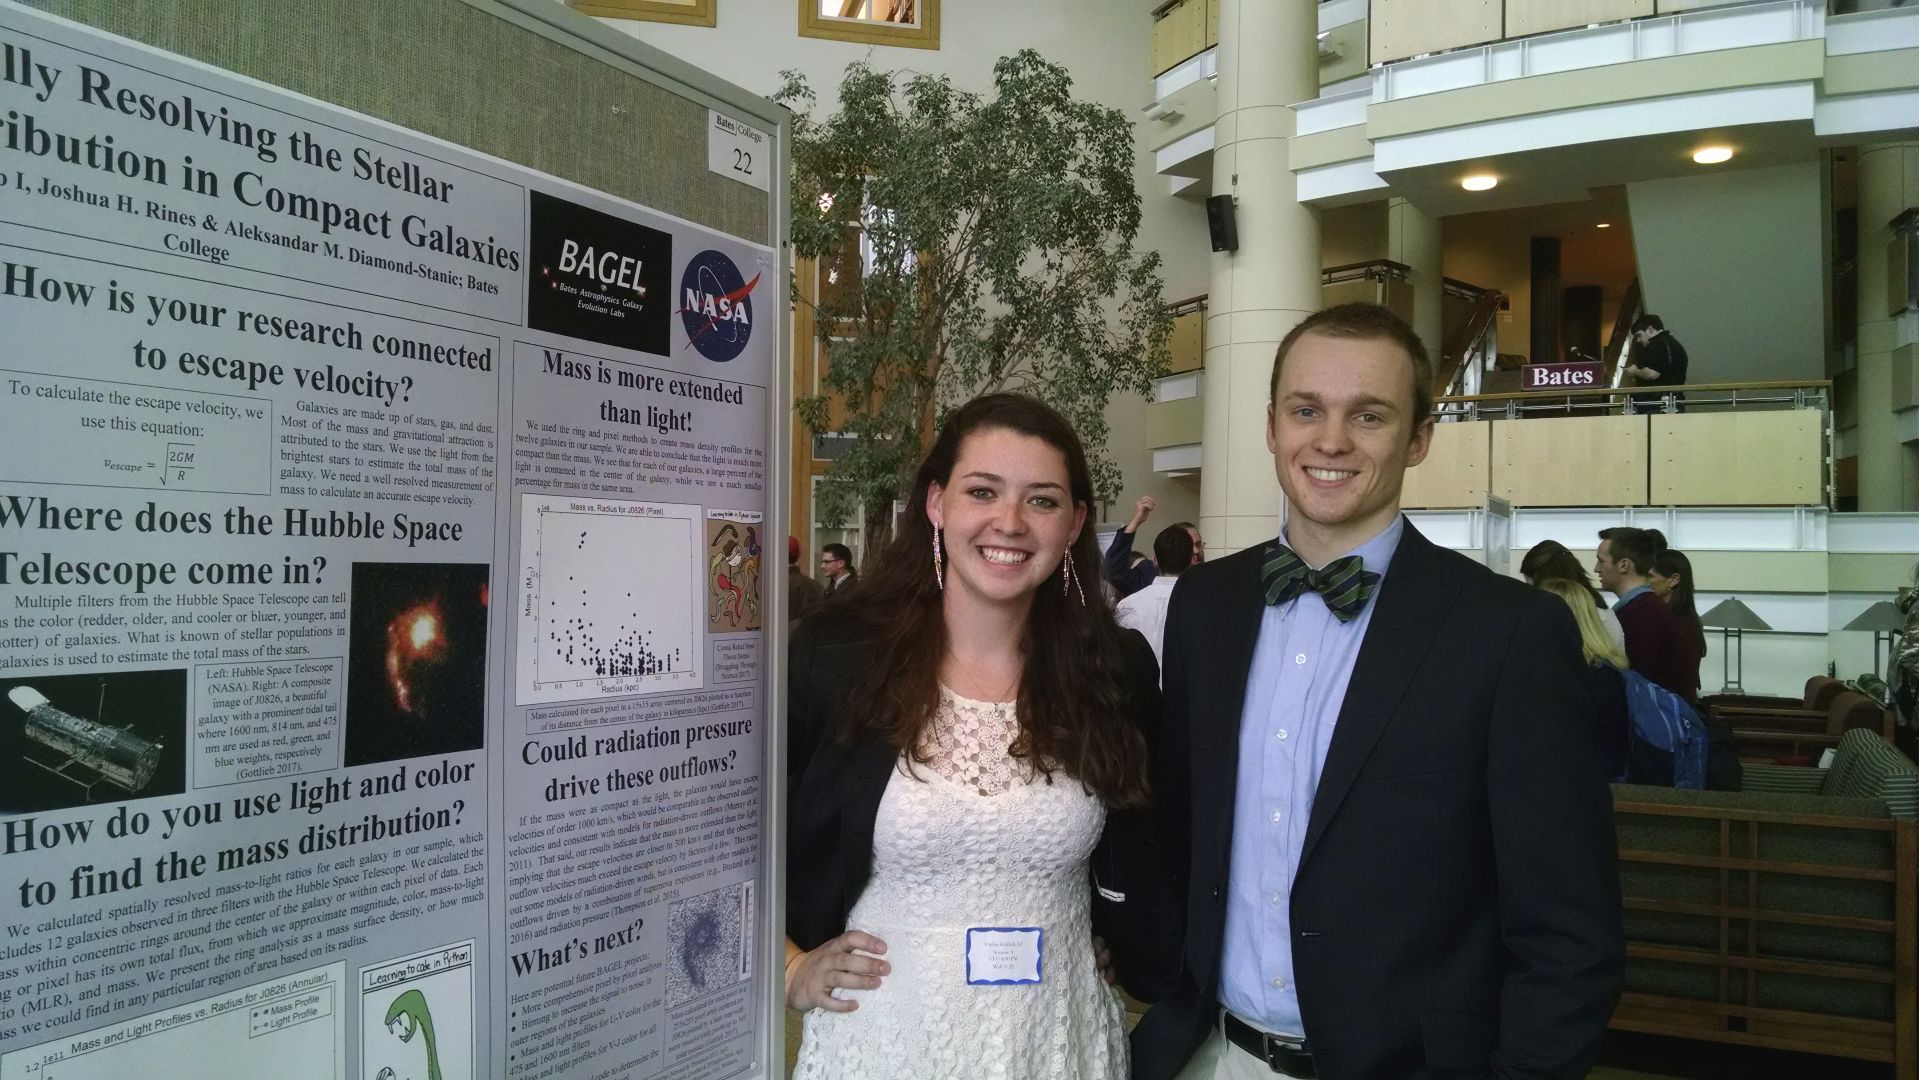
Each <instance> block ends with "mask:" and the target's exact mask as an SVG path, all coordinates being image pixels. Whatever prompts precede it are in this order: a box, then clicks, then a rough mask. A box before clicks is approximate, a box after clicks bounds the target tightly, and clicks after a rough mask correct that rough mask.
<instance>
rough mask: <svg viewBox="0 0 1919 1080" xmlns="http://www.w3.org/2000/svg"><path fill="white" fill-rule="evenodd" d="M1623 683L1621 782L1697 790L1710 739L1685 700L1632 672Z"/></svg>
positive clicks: (1702, 779) (1703, 780) (1702, 781)
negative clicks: (1625, 728) (1624, 719)
mask: <svg viewBox="0 0 1919 1080" xmlns="http://www.w3.org/2000/svg"><path fill="white" fill-rule="evenodd" d="M1621 675H1622V676H1623V678H1624V679H1625V683H1626V716H1627V718H1628V720H1630V721H1631V730H1630V731H1629V732H1628V733H1627V736H1626V782H1627V783H1629V784H1657V785H1660V786H1670V787H1676V788H1689V789H1691V790H1693V791H1699V790H1702V789H1704V788H1705V786H1706V752H1707V750H1708V748H1709V745H1710V742H1711V739H1710V736H1708V735H1707V733H1706V725H1705V724H1703V723H1701V722H1700V720H1699V714H1698V713H1696V712H1694V711H1693V707H1692V706H1691V705H1689V704H1687V702H1686V699H1685V698H1682V697H1680V696H1679V695H1678V694H1675V693H1673V692H1672V691H1671V690H1668V689H1666V688H1665V687H1663V686H1661V685H1659V684H1658V683H1656V682H1653V681H1652V680H1651V679H1648V678H1646V677H1645V676H1644V675H1641V674H1640V673H1639V672H1637V671H1626V672H1621Z"/></svg>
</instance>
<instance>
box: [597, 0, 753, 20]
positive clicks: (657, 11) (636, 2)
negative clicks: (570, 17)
mask: <svg viewBox="0 0 1919 1080" xmlns="http://www.w3.org/2000/svg"><path fill="white" fill-rule="evenodd" d="M568 2H569V3H571V4H572V5H573V9H574V10H575V11H578V12H579V13H580V14H582V15H597V16H599V17H600V18H603V19H638V20H640V21H642V22H663V23H684V24H686V25H688V26H713V25H715V23H716V21H717V20H718V18H719V15H718V12H717V9H718V7H719V0H568Z"/></svg>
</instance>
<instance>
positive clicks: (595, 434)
mask: <svg viewBox="0 0 1919 1080" xmlns="http://www.w3.org/2000/svg"><path fill="white" fill-rule="evenodd" d="M0 58H3V60H4V63H3V65H0V326H4V333H3V334H0V446H3V447H4V452H0V870H4V873H3V874H0V882H3V883H4V887H3V888H0V1080H15V1078H19V1080H49V1078H50V1077H58V1078H59V1080H72V1078H83V1080H84V1078H90V1077H99V1078H103V1080H104V1078H108V1077H113V1078H124V1077H128V1076H136V1075H137V1076H155V1077H160V1076H166V1077H171V1076H182V1077H184V1076H189V1075H190V1076H193V1077H196V1078H198V1077H233V1078H235V1080H239V1078H242V1077H245V1078H255V1077H258V1076H262V1075H266V1073H265V1072H262V1071H261V1070H262V1069H266V1068H268V1066H267V1065H265V1064H264V1063H266V1062H271V1063H273V1064H272V1065H271V1072H272V1075H274V1076H276V1077H278V1076H285V1077H290V1078H296V1080H307V1078H311V1080H387V1078H398V1077H407V1076H412V1077H419V1078H424V1077H427V1076H438V1077H443V1078H444V1080H455V1078H456V1077H462V1078H463V1077H502V1076H504V1077H514V1078H527V1080H537V1078H543V1077H546V1078H558V1077H586V1076H598V1077H632V1078H647V1077H672V1078H676V1080H700V1078H707V1077H715V1078H717V1077H730V1076H743V1075H750V1074H752V1073H754V1072H755V1071H757V1070H759V1069H763V1068H764V1067H765V1066H766V1063H765V1062H764V1061H760V1060H759V1054H758V1048H759V1045H760V1041H759V1040H760V1033H759V1032H758V1031H757V1025H758V1023H759V1008H758V1004H757V1002H758V998H757V996H756V995H757V994H758V992H759V991H758V988H757V987H756V985H755V982H754V974H755V970H754V969H755V964H754V962H753V950H754V949H755V948H756V947H758V946H759V945H760V944H762V943H763V942H762V940H761V938H760V935H763V934H764V933H766V930H765V929H764V927H765V926H766V920H765V917H764V912H763V910H762V909H761V907H760V906H759V905H758V904H757V903H756V899H757V898H756V896H755V892H756V889H757V883H758V881H759V880H760V875H761V867H760V863H759V860H760V836H761V821H762V820H763V815H764V813H765V803H764V799H763V797H762V793H761V777H762V770H763V767H764V763H765V758H766V755H765V723H764V720H765V716H766V708H767V701H768V694H767V680H766V676H765V666H764V663H763V660H764V650H765V646H766V640H767V639H766V630H765V622H766V620H765V616H764V603H765V598H766V595H767V594H766V591H765V588H764V578H765V572H764V566H763V563H764V559H765V552H766V548H767V547H768V539H769V538H768V537H767V536H766V522H767V521H768V515H769V513H770V511H771V507H770V506H769V505H768V500H767V478H768V475H769V468H770V467H771V463H770V460H769V456H770V453H771V450H772V447H771V445H770V441H771V440H770V436H769V415H770V402H769V399H768V389H769V386H770V385H771V383H772V370H773V368H772V358H773V356H774V355H775V348H776V338H777V333H776V328H775V326H774V320H773V317H772V312H774V311H775V310H777V308H776V305H777V304H778V303H779V298H778V297H776V296H774V295H773V294H774V292H775V289H776V287H777V283H778V275H777V274H776V273H775V272H774V268H773V264H772V258H773V253H772V252H771V251H770V250H768V249H767V248H765V247H762V246H757V245H753V244H749V243H745V242H742V241H740V240H738V239H736V238H733V237H729V236H726V235H723V234H720V233H716V232H713V231H710V230H707V229H704V228H701V227H697V226H694V225H691V224H688V223H686V222H684V221H680V220H677V219H674V218H670V217H667V216H665V215H661V214H658V213H654V212H652V211H649V210H646V209H645V208H642V207H639V206H635V205H632V204H630V203H624V202H621V201H619V200H615V199H612V198H609V197H606V196H602V195H598V194H595V193H592V192H589V191H585V190H582V189H580V188H577V187H574V186H572V185H569V184H567V183H565V182H562V181H559V180H556V179H554V178H552V177H548V176H544V175H541V174H537V173H533V172H531V171H529V170H526V169H523V168H519V167H517V166H514V165H510V164H507V163H504V162H501V161H498V160H494V159H491V158H487V157H484V156H482V155H479V154H475V153H472V152H469V151H466V150H462V149H460V148H458V147H453V146H449V145H447V144H445V143H442V142H439V141H437V140H434V139H430V138H427V137H424V136H420V135H417V134H413V133H409V132H406V131H402V130H399V129H397V128H394V127H392V126H390V125H387V124H384V123H381V122H378V121H374V120H371V119H368V118H365V117H361V116H358V115H354V114H350V113H347V112H344V111H342V110H339V109H336V108H333V107H331V106H328V105H325V104H321V103H317V102H313V101H311V100H308V99H305V98H301V97H298V96H296V95H292V94H289V93H286V92H283V91H280V90H277V89H274V88H271V87H267V86H264V85H262V84H260V83H257V82H254V81H251V80H248V79H245V78H241V77H239V76H235V75H232V74H229V73H225V72H221V71H217V70H214V69H211V68H208V67H206V66H204V65H201V64H197V63H194V62H191V61H186V60H183V59H181V58H178V57H174V56H170V55H167V54H163V53H160V52H157V51H155V50H152V49H149V48H146V47H144V46H140V45H137V44H133V43H129V42H126V41H124V40H122V39H118V38H113V37H110V36H108V35H104V34H100V33H97V32H93V31H90V30H86V29H84V28H80V27H77V26H75V25H74V24H70V23H66V22H63V21H60V20H57V19H53V18H50V17H47V16H43V15H40V14H37V13H34V12H30V11H27V10H25V9H22V8H19V7H17V6H13V5H5V4H0ZM694 152H695V153H697V148H695V149H694ZM766 164H767V163H766V162H764V160H757V161H756V162H755V167H756V168H761V169H763V168H764V166H765V165H766ZM759 186H761V187H762V188H765V187H766V186H767V184H766V180H765V177H764V173H763V172H762V173H761V174H760V180H759ZM762 316H765V317H766V325H764V326H761V325H759V324H758V321H757V320H758V319H759V318H760V317H762Z"/></svg>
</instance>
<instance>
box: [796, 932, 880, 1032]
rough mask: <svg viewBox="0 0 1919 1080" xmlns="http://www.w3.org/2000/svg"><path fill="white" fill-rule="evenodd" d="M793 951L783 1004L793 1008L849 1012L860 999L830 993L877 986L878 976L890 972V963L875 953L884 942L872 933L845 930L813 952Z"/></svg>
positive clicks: (878, 983) (801, 1010)
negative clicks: (835, 995)
mask: <svg viewBox="0 0 1919 1080" xmlns="http://www.w3.org/2000/svg"><path fill="white" fill-rule="evenodd" d="M788 947H789V948H793V949H795V950H796V951H794V952H792V953H791V954H790V955H788V956H787V958H786V1007H787V1008H789V1009H792V1010H793V1011H794V1012H806V1011H807V1010H809V1009H825V1010H826V1011H828V1012H852V1011H853V1010H854V1009H857V1008H859V1007H860V1003H859V1002H857V1001H852V1000H849V999H846V998H837V997H834V996H833V991H834V990H836V989H840V988H845V989H849V990H877V989H878V988H879V985H880V976H882V975H889V974H891V973H892V971H893V965H891V964H889V963H887V962H886V961H884V960H881V959H879V957H878V956H868V955H865V954H867V953H884V952H885V951H886V942H884V941H881V940H880V939H879V938H876V937H874V936H873V935H871V934H864V933H861V932H860V931H858V930H848V931H847V932H846V933H844V934H841V935H840V936H839V937H836V938H834V939H833V940H831V941H829V942H827V943H826V944H824V945H821V946H820V947H819V948H817V949H814V950H813V951H812V952H799V951H797V947H796V946H793V945H792V944H791V942H789V943H788Z"/></svg>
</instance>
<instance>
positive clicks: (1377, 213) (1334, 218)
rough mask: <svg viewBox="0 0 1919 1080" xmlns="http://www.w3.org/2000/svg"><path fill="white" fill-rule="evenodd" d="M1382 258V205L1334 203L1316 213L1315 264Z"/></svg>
mask: <svg viewBox="0 0 1919 1080" xmlns="http://www.w3.org/2000/svg"><path fill="white" fill-rule="evenodd" d="M1385 257H1386V204H1385V202H1384V201H1381V202H1370V203H1361V204H1359V205H1357V206H1338V207H1334V208H1332V209H1330V210H1322V211H1320V214H1319V265H1321V266H1344V265H1346V264H1347V263H1356V262H1367V261H1369V260H1372V259H1383V258H1385Z"/></svg>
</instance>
